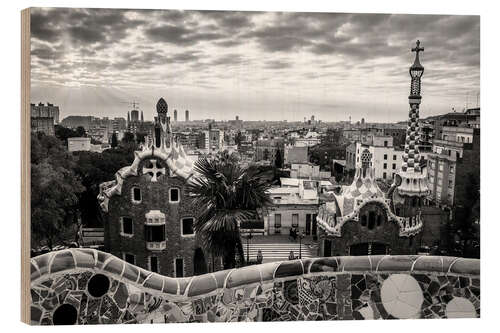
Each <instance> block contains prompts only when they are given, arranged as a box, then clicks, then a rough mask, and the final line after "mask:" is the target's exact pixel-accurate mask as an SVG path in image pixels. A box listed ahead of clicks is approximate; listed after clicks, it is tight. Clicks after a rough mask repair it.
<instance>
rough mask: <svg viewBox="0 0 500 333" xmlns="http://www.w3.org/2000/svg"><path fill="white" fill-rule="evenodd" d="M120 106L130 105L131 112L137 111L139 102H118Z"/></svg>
mask: <svg viewBox="0 0 500 333" xmlns="http://www.w3.org/2000/svg"><path fill="white" fill-rule="evenodd" d="M120 103H122V104H128V105H132V109H133V110H139V108H138V106H139V102H136V101H135V100H134V101H132V102H120Z"/></svg>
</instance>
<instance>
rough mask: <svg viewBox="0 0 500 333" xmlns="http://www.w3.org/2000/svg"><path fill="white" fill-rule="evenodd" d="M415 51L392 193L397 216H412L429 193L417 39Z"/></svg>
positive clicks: (421, 50) (420, 69)
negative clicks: (422, 152) (402, 145)
mask: <svg viewBox="0 0 500 333" xmlns="http://www.w3.org/2000/svg"><path fill="white" fill-rule="evenodd" d="M411 50H412V52H415V61H414V62H413V65H412V66H411V67H410V70H409V72H410V77H411V84H410V96H409V97H408V102H409V104H410V111H409V119H408V126H407V128H406V141H405V150H404V152H403V162H402V165H401V170H400V172H399V173H398V174H397V175H396V177H395V184H394V186H395V190H394V191H393V192H392V195H393V207H394V209H395V213H396V215H399V216H404V217H411V216H416V215H417V214H419V212H420V207H421V205H422V199H424V198H425V196H426V195H427V194H428V193H429V187H428V185H427V172H426V169H422V167H421V164H420V163H421V158H420V152H419V144H420V129H419V108H420V102H421V100H422V96H421V95H420V88H421V79H422V75H423V74H424V67H423V66H422V64H420V59H419V53H420V52H423V51H424V48H423V47H420V41H418V40H417V43H416V46H415V47H414V48H412V49H411Z"/></svg>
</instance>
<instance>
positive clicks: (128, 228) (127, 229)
mask: <svg viewBox="0 0 500 333" xmlns="http://www.w3.org/2000/svg"><path fill="white" fill-rule="evenodd" d="M121 222H122V223H121V224H122V228H121V234H122V235H124V236H125V235H126V236H132V235H133V234H134V224H133V223H132V218H131V217H122V218H121Z"/></svg>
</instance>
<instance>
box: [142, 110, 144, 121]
mask: <svg viewBox="0 0 500 333" xmlns="http://www.w3.org/2000/svg"><path fill="white" fill-rule="evenodd" d="M143 122H144V113H143V112H142V111H141V123H143Z"/></svg>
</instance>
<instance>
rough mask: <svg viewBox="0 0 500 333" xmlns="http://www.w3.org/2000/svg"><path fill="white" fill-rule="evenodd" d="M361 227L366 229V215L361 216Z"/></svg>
mask: <svg viewBox="0 0 500 333" xmlns="http://www.w3.org/2000/svg"><path fill="white" fill-rule="evenodd" d="M361 225H362V226H363V227H366V215H362V216H361Z"/></svg>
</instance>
